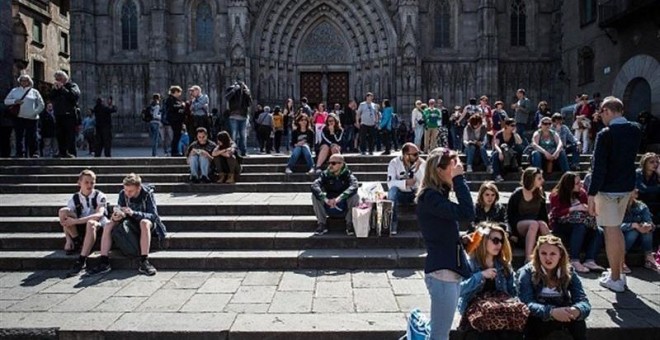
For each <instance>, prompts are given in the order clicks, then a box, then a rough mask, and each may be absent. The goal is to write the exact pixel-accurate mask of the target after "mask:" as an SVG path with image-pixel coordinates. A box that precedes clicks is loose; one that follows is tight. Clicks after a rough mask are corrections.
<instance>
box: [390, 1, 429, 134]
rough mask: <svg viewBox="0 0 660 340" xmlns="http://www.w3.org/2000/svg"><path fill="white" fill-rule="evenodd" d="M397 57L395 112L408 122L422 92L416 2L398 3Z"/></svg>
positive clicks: (417, 6) (417, 7) (417, 8)
mask: <svg viewBox="0 0 660 340" xmlns="http://www.w3.org/2000/svg"><path fill="white" fill-rule="evenodd" d="M398 14H399V15H398V17H399V19H400V25H399V27H400V29H401V31H400V32H399V34H398V36H399V42H398V43H399V49H398V50H399V55H398V56H397V59H396V64H395V65H396V71H395V72H396V73H395V74H394V79H395V82H396V93H397V96H396V103H397V107H396V111H397V112H399V113H402V115H401V119H405V120H406V121H408V120H409V115H410V111H411V110H412V108H413V106H414V103H415V100H416V97H417V96H419V95H420V94H421V90H422V86H421V84H422V72H421V71H422V68H421V65H422V62H421V58H420V56H419V46H418V43H417V42H418V41H419V39H418V38H417V37H419V30H418V21H419V5H418V2H417V0H405V1H402V2H400V6H399V8H398Z"/></svg>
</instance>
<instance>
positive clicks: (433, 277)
mask: <svg viewBox="0 0 660 340" xmlns="http://www.w3.org/2000/svg"><path fill="white" fill-rule="evenodd" d="M424 170H425V171H424V178H423V179H422V183H421V186H420V188H419V191H418V193H417V197H416V201H417V211H416V214H417V224H418V225H419V228H420V229H421V231H422V235H423V237H424V243H425V244H426V251H427V255H426V264H425V266H424V272H425V273H426V278H425V281H426V287H427V289H428V291H429V294H430V295H431V339H432V340H447V339H449V330H450V329H451V324H452V320H453V319H454V313H455V311H456V304H457V302H458V291H459V283H460V282H461V281H462V279H463V278H467V277H470V275H471V274H472V273H471V271H470V266H469V264H468V263H467V256H466V255H465V250H464V249H463V244H462V243H461V240H460V237H459V233H458V228H459V222H460V221H470V220H472V219H473V218H474V204H473V202H472V196H471V195H470V189H469V187H468V185H467V182H466V181H465V177H464V176H463V172H464V171H463V164H461V162H460V160H459V159H458V155H457V154H456V153H455V152H453V151H451V150H449V149H446V148H436V149H433V150H432V151H431V153H430V155H429V157H428V159H427V161H426V167H425V168H424ZM452 190H454V192H455V193H456V198H457V199H458V203H454V202H452V201H450V200H449V192H450V191H452Z"/></svg>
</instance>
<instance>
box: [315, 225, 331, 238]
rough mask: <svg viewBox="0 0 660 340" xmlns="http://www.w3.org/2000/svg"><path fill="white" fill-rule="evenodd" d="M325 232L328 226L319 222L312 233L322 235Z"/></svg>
mask: <svg viewBox="0 0 660 340" xmlns="http://www.w3.org/2000/svg"><path fill="white" fill-rule="evenodd" d="M327 232H328V227H327V226H326V225H325V224H323V223H319V226H318V228H316V231H315V232H314V235H323V234H325V233H327Z"/></svg>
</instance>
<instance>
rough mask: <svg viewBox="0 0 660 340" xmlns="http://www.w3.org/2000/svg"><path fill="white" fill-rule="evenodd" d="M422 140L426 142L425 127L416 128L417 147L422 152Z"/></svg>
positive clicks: (418, 126)
mask: <svg viewBox="0 0 660 340" xmlns="http://www.w3.org/2000/svg"><path fill="white" fill-rule="evenodd" d="M422 140H424V125H419V124H417V126H415V145H417V147H418V148H419V149H420V150H421V149H422Z"/></svg>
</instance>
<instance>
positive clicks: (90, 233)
mask: <svg viewBox="0 0 660 340" xmlns="http://www.w3.org/2000/svg"><path fill="white" fill-rule="evenodd" d="M94 185H96V174H95V173H94V172H93V171H92V170H89V169H86V170H83V171H82V172H80V175H78V186H79V187H80V191H79V192H77V193H75V194H73V196H72V197H71V198H70V199H69V203H68V204H67V206H66V207H64V208H62V209H60V211H59V220H60V225H61V226H62V228H63V229H64V237H65V238H66V243H65V244H64V250H65V251H66V253H67V255H72V254H75V253H77V252H79V251H80V249H81V246H83V238H82V236H81V235H80V234H81V233H83V232H84V231H85V230H87V232H86V236H85V245H86V246H88V247H86V246H83V248H85V249H86V248H90V249H91V247H92V246H93V245H94V242H95V241H96V227H98V226H103V224H105V222H106V221H107V219H106V218H105V211H106V204H107V199H106V197H105V194H104V193H103V192H101V191H99V190H96V189H94ZM90 238H91V239H90Z"/></svg>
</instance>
